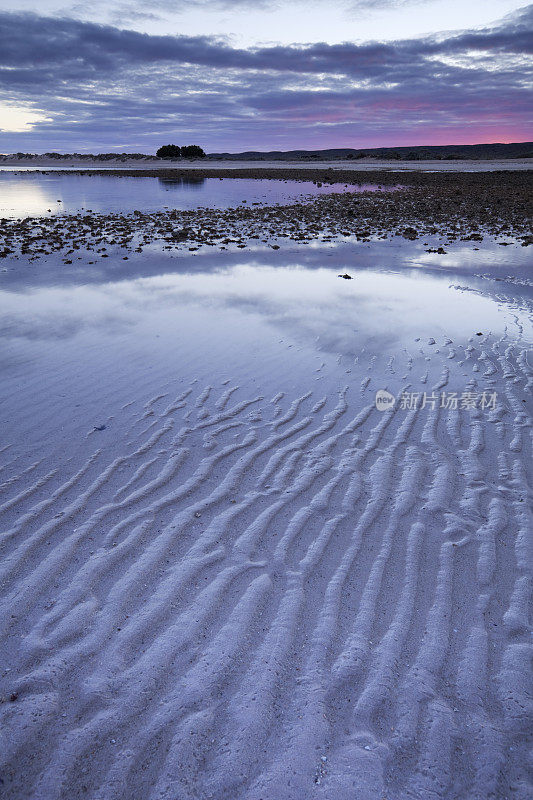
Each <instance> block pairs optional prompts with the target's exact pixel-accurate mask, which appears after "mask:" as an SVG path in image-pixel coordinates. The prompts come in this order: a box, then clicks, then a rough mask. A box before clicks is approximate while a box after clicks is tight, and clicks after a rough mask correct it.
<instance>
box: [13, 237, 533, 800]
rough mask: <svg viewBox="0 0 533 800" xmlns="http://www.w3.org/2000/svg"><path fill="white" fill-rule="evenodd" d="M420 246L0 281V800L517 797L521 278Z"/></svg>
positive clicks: (522, 550)
mask: <svg viewBox="0 0 533 800" xmlns="http://www.w3.org/2000/svg"><path fill="white" fill-rule="evenodd" d="M423 247H424V246H423V244H421V243H420V242H410V241H406V240H401V241H398V242H393V243H391V242H390V241H388V242H372V243H368V244H367V243H360V244H357V245H355V244H350V243H342V244H339V245H335V246H333V245H332V246H328V247H324V246H320V247H319V246H317V247H312V246H308V247H305V248H302V247H299V248H298V247H286V246H285V247H284V248H283V249H280V250H279V251H276V252H274V251H271V250H260V249H259V248H257V249H256V250H254V251H252V249H251V248H247V250H246V252H245V253H243V252H239V253H231V252H224V253H219V254H216V255H213V254H212V253H207V252H206V253H203V252H198V253H194V255H193V254H191V253H189V252H182V253H173V254H172V255H170V254H165V253H162V252H160V251H158V250H157V248H155V247H154V248H152V249H151V250H147V251H146V252H144V253H142V254H133V253H130V254H129V260H127V261H123V260H122V255H123V251H119V252H117V253H115V254H110V256H109V258H107V259H105V260H100V261H98V262H97V263H94V259H95V254H94V253H90V254H85V255H80V260H79V261H78V260H77V259H76V260H75V262H74V263H73V264H63V263H62V259H61V258H60V257H59V256H56V257H48V258H46V259H38V260H35V261H30V260H28V259H25V258H23V257H21V258H18V259H16V258H6V259H3V260H2V266H1V268H0V320H1V323H0V373H1V375H2V381H1V383H0V412H1V414H2V439H1V441H0V489H1V495H0V522H1V526H2V527H1V531H2V532H1V534H0V545H1V546H2V558H1V559H0V583H1V585H2V597H0V650H1V651H2V657H3V664H2V697H3V698H11V702H2V703H0V722H1V724H2V730H5V731H6V735H5V736H4V745H5V746H4V747H2V748H0V751H1V752H0V764H1V765H2V767H3V775H5V776H6V778H5V781H4V785H3V790H4V795H5V797H6V800H20V798H21V797H35V798H37V797H39V798H41V797H42V798H47V800H48V799H49V800H64V798H65V797H67V796H69V797H70V796H74V795H76V791H77V789H78V788H79V787H80V786H81V787H87V791H86V796H87V797H90V798H93V799H95V798H112V797H113V798H118V797H138V798H142V800H148V798H156V797H168V796H172V797H191V796H192V795H194V796H203V797H209V796H211V797H231V798H235V800H251V798H260V797H261V798H266V797H269V798H270V797H272V798H281V797H283V798H284V800H301V798H304V797H312V796H316V797H317V798H319V797H321V798H328V797H339V798H352V797H354V792H359V794H360V796H361V797H363V796H364V797H365V798H368V800H381V798H383V797H397V798H398V799H399V800H407V798H413V797H417V798H426V797H439V798H451V797H467V796H471V791H470V790H471V787H472V786H475V796H476V797H480V798H481V797H511V796H513V790H514V787H516V786H517V785H522V787H523V789H524V791H523V792H522V793H521V795H520V797H522V798H525V797H526V796H530V794H531V782H530V778H529V775H528V774H527V771H526V770H527V766H524V765H527V763H528V762H527V759H528V751H527V742H526V737H525V736H524V731H526V730H527V729H528V726H529V724H530V704H529V699H528V695H527V691H528V687H529V685H530V672H529V671H528V670H529V663H528V662H529V655H530V641H531V639H530V629H529V623H528V618H527V599H528V595H527V591H528V590H529V586H530V578H531V574H530V573H531V570H530V565H531V558H530V552H531V550H530V541H531V539H530V536H529V534H530V527H528V525H529V523H528V519H527V518H526V514H525V506H526V499H527V497H528V492H529V490H530V486H531V465H532V464H533V461H532V459H531V437H530V431H531V419H532V413H531V405H530V400H531V392H530V388H531V383H532V380H533V370H532V368H531V365H530V363H529V362H528V353H527V348H528V345H530V344H531V343H532V341H533V333H532V330H531V310H532V307H533V306H532V301H531V279H530V277H529V269H530V268H529V253H528V249H527V248H521V247H517V246H514V245H513V246H509V247H506V248H501V247H498V245H490V244H489V243H488V242H483V245H482V247H480V249H479V250H477V251H474V250H472V249H468V248H466V247H464V246H462V245H456V246H452V247H450V248H448V250H449V252H448V253H447V254H446V255H445V256H439V255H437V254H432V253H425V252H424V249H423ZM344 272H347V273H349V274H350V275H351V276H352V280H344V279H342V278H340V277H338V275H339V273H344ZM478 334H479V335H478ZM380 390H382V391H384V392H385V393H387V392H390V393H392V394H393V395H394V397H396V398H398V402H396V404H395V406H394V407H393V408H390V409H385V408H380V407H379V406H378V405H377V400H376V398H377V393H379V391H380ZM426 394H427V395H428V396H429V399H428V400H427V403H426V399H427V398H426ZM485 395H487V396H488V398H489V404H488V405H486V406H484V405H483V402H484V400H483V398H484V397H485ZM413 396H416V398H417V400H418V399H419V398H423V400H422V403H421V404H419V405H416V406H415V407H413V406H412V405H410V399H409V398H412V397H413ZM473 396H474V397H475V398H476V402H477V401H479V402H478V405H476V406H475V407H474V408H472V407H471V406H469V405H468V402H470V400H471V399H472V397H473ZM492 396H493V397H494V403H493V405H492V406H491V405H490V403H491V402H492V400H491V397H492ZM404 397H406V398H407V401H408V402H407V403H406V404H404V402H403V398H404ZM463 397H466V398H467V400H468V402H467V401H466V400H465V403H466V404H465V405H464V406H463V405H462V404H461V402H460V401H459V400H458V398H463ZM480 397H481V400H479V398H480ZM453 398H455V399H456V401H457V402H456V403H455V405H454V404H453V403H451V400H453ZM393 399H394V398H393ZM443 400H445V401H446V403H445V404H444V403H443ZM528 404H529V405H528ZM385 410H387V411H388V413H381V412H382V411H385ZM528 536H529V538H528ZM406 752H408V754H409V757H408V758H406ZM452 752H453V753H458V754H459V755H458V756H457V757H456V756H453V757H452V756H451V753H452ZM487 752H489V753H490V754H491V759H492V760H493V761H494V764H495V765H496V767H495V769H494V770H490V769H487V759H486V754H487ZM88 755H90V758H88V757H87V756H88ZM4 765H5V767H4ZM428 765H430V767H431V769H428ZM288 775H290V776H291V789H290V791H287V792H285V791H284V788H286V786H287V776H288ZM322 786H323V787H324V792H322V793H319V791H318V788H317V787H322ZM528 786H529V789H528ZM443 787H444V788H443ZM191 792H192V794H191ZM472 796H473V795H472Z"/></svg>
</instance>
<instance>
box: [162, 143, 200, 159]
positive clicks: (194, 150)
mask: <svg viewBox="0 0 533 800" xmlns="http://www.w3.org/2000/svg"><path fill="white" fill-rule="evenodd" d="M156 156H157V157H158V158H205V153H204V151H203V150H202V148H201V147H199V146H198V145H197V144H189V145H185V147H179V145H177V144H164V145H163V147H160V148H159V150H158V151H157V153H156Z"/></svg>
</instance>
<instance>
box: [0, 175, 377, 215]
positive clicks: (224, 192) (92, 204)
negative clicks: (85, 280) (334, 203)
mask: <svg viewBox="0 0 533 800" xmlns="http://www.w3.org/2000/svg"><path fill="white" fill-rule="evenodd" d="M378 188H379V187H378V186H376V185H374V184H361V185H358V186H347V187H345V186H342V185H340V184H336V185H326V184H324V185H322V186H316V185H315V184H314V183H313V182H312V181H282V180H279V181H277V180H264V181H261V180H248V179H245V178H234V179H233V178H225V179H223V180H221V179H220V178H192V177H191V178H168V177H165V178H163V177H161V178H159V177H130V176H123V177H121V176H117V175H76V174H72V175H65V174H61V175H58V174H54V173H53V172H51V173H49V174H44V173H39V174H35V173H32V172H31V171H26V172H20V173H17V174H15V173H13V172H9V171H1V170H0V217H5V218H11V219H13V218H14V219H17V218H19V217H28V216H35V217H38V216H49V215H51V214H54V215H57V214H76V213H77V212H79V211H89V210H90V211H94V212H96V213H100V214H105V213H108V212H111V213H118V212H120V213H125V214H127V213H130V212H132V211H160V210H162V209H164V208H178V209H181V210H187V209H194V208H198V207H200V206H209V207H210V208H231V207H234V206H238V205H241V204H243V203H247V204H250V205H251V204H255V205H273V204H277V203H281V204H287V203H291V202H296V201H297V200H301V199H302V198H305V197H308V196H310V195H318V194H326V193H332V192H347V191H348V192H360V191H374V190H378Z"/></svg>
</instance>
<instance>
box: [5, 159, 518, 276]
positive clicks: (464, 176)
mask: <svg viewBox="0 0 533 800" xmlns="http://www.w3.org/2000/svg"><path fill="white" fill-rule="evenodd" d="M110 172H111V174H119V175H122V176H124V175H129V174H130V172H129V171H127V170H126V171H124V172H118V173H117V172H116V171H110ZM201 172H202V170H199V171H198V173H201ZM152 173H153V171H152V172H150V171H149V170H148V171H145V170H142V171H141V170H140V171H135V172H133V173H131V174H133V175H137V176H146V175H151V174H152ZM203 173H205V175H204V174H202V175H200V174H199V177H232V178H235V177H237V178H239V177H240V178H245V177H246V178H250V177H253V178H261V179H268V178H272V179H276V180H280V179H290V180H305V181H309V180H315V182H317V185H318V184H321V183H323V182H327V183H329V184H334V183H349V184H355V183H368V182H372V183H376V184H378V183H379V184H381V185H382V186H383V190H382V191H373V192H372V191H363V192H358V193H357V194H355V193H350V192H344V193H337V194H323V195H319V196H315V197H313V198H311V199H309V200H303V201H301V202H297V203H294V204H293V205H291V206H283V205H275V206H260V207H259V206H254V207H252V205H251V204H250V203H248V204H239V205H238V206H237V207H236V208H229V209H209V208H199V209H195V210H189V211H187V210H183V211H179V210H173V209H163V210H161V211H158V212H154V213H148V212H141V211H135V212H133V213H132V214H94V213H92V212H91V211H89V210H87V211H84V212H82V213H80V214H75V215H62V216H59V217H57V216H56V217H54V216H52V217H51V216H43V217H39V218H33V217H26V218H25V219H18V220H12V219H2V220H0V257H2V258H8V257H9V258H16V257H17V256H19V255H25V256H27V257H29V258H30V259H32V260H36V259H39V258H42V257H46V256H49V255H52V254H53V253H59V254H61V255H62V256H63V257H65V258H68V256H69V255H70V254H71V253H74V252H75V251H78V252H79V253H80V254H81V253H83V252H85V253H87V251H93V252H94V253H98V254H99V256H100V257H101V258H108V257H109V253H108V252H103V251H104V250H107V249H108V248H112V249H113V251H117V250H120V249H122V250H126V251H129V252H132V253H141V252H142V251H143V248H144V247H146V246H148V245H150V244H152V243H156V242H158V243H162V244H163V247H164V249H165V250H171V249H173V248H180V247H181V246H182V245H184V246H185V247H186V248H188V249H190V250H191V251H192V252H194V251H195V250H197V249H198V248H200V247H226V246H227V245H230V244H231V245H236V246H237V248H240V249H243V248H244V247H245V246H246V245H247V243H249V242H250V241H251V240H259V241H260V242H261V243H263V244H264V245H266V246H269V247H271V248H272V249H273V250H279V249H280V245H279V244H271V243H270V242H271V239H272V238H275V239H278V240H279V239H287V240H292V241H295V242H298V243H300V244H301V243H307V242H311V241H324V242H334V241H337V240H339V239H340V238H341V237H346V238H352V239H353V240H357V241H362V242H365V241H370V239H371V238H380V239H387V238H389V236H393V235H399V236H403V237H404V238H406V239H410V240H414V239H418V238H420V237H421V236H423V237H424V239H425V238H426V237H429V236H433V237H440V238H441V240H442V242H443V243H453V242H456V241H472V242H478V241H482V239H483V236H484V235H490V236H494V237H499V238H502V239H503V238H504V239H505V243H506V244H507V243H508V241H509V238H510V237H511V238H514V240H515V241H518V242H519V243H521V244H522V246H524V247H526V246H528V245H531V244H533V235H532V232H531V223H530V220H531V217H532V216H533V214H532V211H533V205H532V199H531V198H532V196H533V192H532V191H531V188H532V183H533V175H532V174H531V172H529V171H522V172H484V173H460V172H456V173H414V172H413V173H402V175H401V178H398V175H396V174H394V173H383V172H382V173H379V172H377V173H372V172H371V173H357V172H346V171H344V172H343V171H342V170H338V171H337V170H332V171H330V172H328V173H327V176H325V175H324V171H323V170H322V171H321V170H316V171H314V170H313V171H309V170H294V169H292V170H291V169H287V170H284V169H281V170H280V169H276V170H274V169H272V170H266V169H265V170H258V169H256V170H253V169H250V170H235V171H233V170H231V171H224V170H220V171H215V170H212V171H207V170H203ZM69 174H71V173H69ZM90 174H93V175H94V174H99V171H98V170H94V171H91V173H90ZM105 174H109V172H106V173H105ZM155 174H157V177H165V175H162V174H161V172H157V173H155ZM169 175H172V176H173V177H177V176H178V177H179V171H175V172H169ZM398 180H401V182H402V186H401V187H400V188H399V187H398V185H397V184H398ZM406 223H408V224H406ZM501 243H502V244H503V241H502V242H501ZM426 252H429V253H437V254H440V255H445V254H446V252H447V251H446V250H445V248H444V247H442V246H433V247H429V248H428V249H427V250H426ZM122 255H123V257H124V259H127V258H128V256H127V255H124V253H123V254H122ZM77 258H78V259H79V258H80V255H77ZM66 263H72V259H70V258H68V261H66Z"/></svg>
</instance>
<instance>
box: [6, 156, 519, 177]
mask: <svg viewBox="0 0 533 800" xmlns="http://www.w3.org/2000/svg"><path fill="white" fill-rule="evenodd" d="M18 169H20V170H21V171H30V170H31V171H34V170H35V171H42V172H46V171H50V172H52V171H53V172H54V173H56V172H59V173H61V172H68V173H71V174H72V173H73V172H75V173H80V174H82V173H85V174H93V175H94V174H102V175H108V174H116V175H132V176H139V177H141V176H146V177H150V176H158V177H161V176H163V175H168V176H169V177H171V176H174V177H177V176H179V175H180V174H187V175H189V176H191V175H194V176H196V177H203V178H208V177H215V178H217V177H222V178H224V177H232V178H277V179H279V178H284V177H286V178H288V179H291V180H323V179H324V177H327V178H328V180H329V179H330V178H332V179H333V182H340V181H345V182H357V179H358V176H359V175H362V176H364V180H365V181H368V179H369V178H370V177H371V176H374V177H375V179H376V180H377V181H378V182H379V181H380V180H381V181H387V182H389V181H390V176H396V177H397V176H398V173H401V174H402V180H403V179H404V177H403V176H405V175H409V174H411V175H417V174H418V175H432V174H433V175H434V174H450V175H453V174H456V175H457V174H465V173H483V172H500V171H501V172H524V171H528V170H532V169H533V160H532V159H528V158H509V159H480V160H472V159H464V160H457V159H451V160H449V161H443V160H437V161H389V160H386V161H383V160H378V159H364V160H361V159H358V160H329V161H305V162H302V161H260V162H257V161H238V160H227V161H225V160H213V159H195V160H190V161H183V160H179V161H163V160H160V159H155V158H154V159H152V160H148V159H145V160H142V161H140V160H137V159H133V160H131V161H123V160H116V161H111V160H109V161H106V162H101V161H96V160H95V161H88V160H74V159H71V160H67V159H65V160H60V162H59V163H58V159H47V158H44V157H42V158H40V157H39V158H37V157H36V158H32V159H25V158H21V159H12V158H3V159H2V158H0V171H1V170H4V171H6V170H9V171H10V172H16V171H17V170H18ZM326 173H327V175H326ZM387 175H388V176H389V178H387V177H386V176H387Z"/></svg>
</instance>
